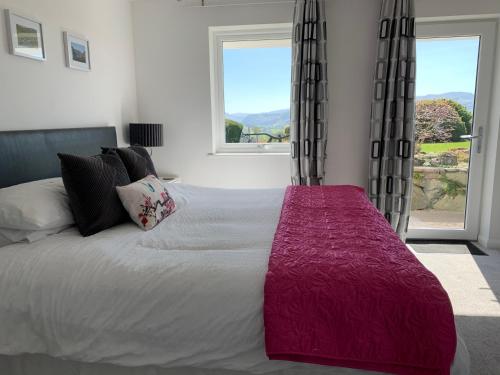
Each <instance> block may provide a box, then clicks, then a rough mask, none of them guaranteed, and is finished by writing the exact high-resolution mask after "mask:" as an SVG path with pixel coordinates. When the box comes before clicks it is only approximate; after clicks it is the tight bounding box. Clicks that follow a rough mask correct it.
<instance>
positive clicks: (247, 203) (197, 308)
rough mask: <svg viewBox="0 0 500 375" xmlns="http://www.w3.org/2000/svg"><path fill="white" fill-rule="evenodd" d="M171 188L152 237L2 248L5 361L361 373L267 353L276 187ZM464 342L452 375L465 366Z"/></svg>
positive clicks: (123, 235) (132, 232)
mask: <svg viewBox="0 0 500 375" xmlns="http://www.w3.org/2000/svg"><path fill="white" fill-rule="evenodd" d="M167 188H168V189H169V191H170V193H171V194H172V195H173V197H174V199H175V200H176V203H177V205H178V210H177V212H176V213H175V214H173V215H172V216H171V217H169V218H167V219H166V220H165V221H164V222H162V223H161V224H160V225H159V226H158V227H157V228H156V229H155V230H152V231H150V232H143V231H142V230H140V229H139V228H138V227H137V226H135V225H134V224H125V225H121V226H118V227H116V228H113V229H110V230H107V231H104V232H101V233H99V234H97V235H95V236H92V237H89V238H83V237H80V236H79V235H78V234H77V232H76V229H74V228H73V229H69V230H66V231H64V232H62V233H59V234H57V235H53V236H51V237H49V238H47V239H45V240H42V241H39V242H36V243H33V244H15V245H9V246H6V247H3V248H1V249H0V354H3V355H9V356H16V357H2V360H0V366H2V364H3V365H4V366H7V365H9V363H10V365H11V364H12V363H11V361H16V360H20V359H19V358H22V357H19V355H20V354H23V353H39V354H46V355H48V356H51V357H54V358H61V359H67V360H71V361H74V362H75V363H79V362H83V363H98V364H99V363H108V364H115V365H120V366H125V367H137V366H154V368H157V369H158V368H160V367H162V368H171V369H180V368H182V369H200V371H204V370H207V371H209V370H228V371H231V370H233V371H243V372H247V373H252V374H260V373H274V372H276V371H278V372H280V371H282V370H286V371H285V373H295V372H296V371H301V370H302V369H307V370H306V372H307V373H309V374H313V373H314V374H318V375H319V374H333V373H335V374H365V373H367V372H365V371H357V370H347V369H338V368H332V367H323V366H313V365H304V364H297V363H292V362H285V361H269V360H268V359H267V357H266V355H265V349H264V331H263V320H262V304H263V286H264V276H265V272H266V270H267V261H268V256H269V252H270V248H271V242H272V239H273V236H274V231H275V228H276V225H277V221H278V218H279V214H280V211H281V205H282V199H283V193H284V191H283V190H282V189H271V190H225V189H210V188H201V187H194V186H189V185H183V184H169V185H167ZM459 349H460V350H457V356H456V359H455V365H454V368H453V371H452V373H453V375H462V374H464V375H465V374H467V373H468V355H467V351H466V349H465V347H463V345H462V344H461V345H460V346H459ZM1 369H2V367H0V370H1ZM123 371H124V372H123V374H135V372H133V371H132V369H130V370H129V372H126V370H125V369H124V370H123ZM157 371H160V370H159V369H158V370H157ZM161 371H164V370H161ZM165 371H166V370H165ZM155 373H156V372H155ZM157 373H158V374H160V373H161V372H157ZM148 374H149V372H148Z"/></svg>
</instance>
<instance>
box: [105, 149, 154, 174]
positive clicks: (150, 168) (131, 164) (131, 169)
mask: <svg viewBox="0 0 500 375" xmlns="http://www.w3.org/2000/svg"><path fill="white" fill-rule="evenodd" d="M110 151H111V152H113V151H114V152H116V153H117V154H118V155H119V156H120V158H121V159H122V161H123V164H125V167H126V168H127V172H128V175H129V177H130V180H131V181H132V182H135V181H139V180H140V179H143V178H144V177H146V176H149V175H151V174H152V175H154V176H155V177H158V174H157V173H156V170H155V166H154V164H153V160H151V156H149V152H148V151H147V150H146V149H145V148H144V147H142V146H130V147H122V148H106V147H103V148H102V152H103V153H107V152H110Z"/></svg>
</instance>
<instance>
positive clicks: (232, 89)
mask: <svg viewBox="0 0 500 375" xmlns="http://www.w3.org/2000/svg"><path fill="white" fill-rule="evenodd" d="M478 48H479V38H447V39H432V40H425V39H419V40H418V42H417V59H418V61H417V95H419V96H420V95H427V94H442V93H445V92H451V91H463V92H470V93H474V91H475V85H476V69H477V54H478ZM290 70H291V49H290V48H241V49H224V100H225V111H226V112H227V113H261V112H269V111H274V110H278V109H284V108H288V107H289V106H290V74H291V72H290ZM330 84H335V83H330Z"/></svg>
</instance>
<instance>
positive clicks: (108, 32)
mask: <svg viewBox="0 0 500 375" xmlns="http://www.w3.org/2000/svg"><path fill="white" fill-rule="evenodd" d="M0 9H1V11H2V14H0V130H22V129H43V128H58V127H61V128H62V127H79V126H94V125H115V126H117V127H118V138H119V142H123V134H124V130H125V128H124V127H123V126H122V125H123V124H126V123H128V122H130V121H135V120H136V119H137V99H136V87H135V68H134V64H135V62H134V54H133V35H132V16H131V7H130V4H129V1H128V0H85V1H81V0H0ZM3 9H11V10H12V11H16V12H19V13H21V14H24V15H26V16H31V17H34V18H37V19H39V20H40V21H42V23H43V26H44V37H45V47H46V53H47V61H45V62H39V61H35V60H30V59H26V58H22V57H18V56H13V55H10V54H9V53H8V43H7V36H6V28H5V17H4V14H3ZM63 30H68V31H72V32H75V33H78V34H82V35H84V36H86V37H88V38H89V39H90V53H91V61H92V72H90V73H87V72H81V71H76V70H72V69H68V68H66V67H65V60H64V48H63V38H62V32H63Z"/></svg>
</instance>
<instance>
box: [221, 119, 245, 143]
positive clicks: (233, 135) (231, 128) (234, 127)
mask: <svg viewBox="0 0 500 375" xmlns="http://www.w3.org/2000/svg"><path fill="white" fill-rule="evenodd" d="M225 124H226V143H239V142H240V139H241V133H242V132H243V125H242V124H240V123H239V122H237V121H234V120H230V119H225Z"/></svg>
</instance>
